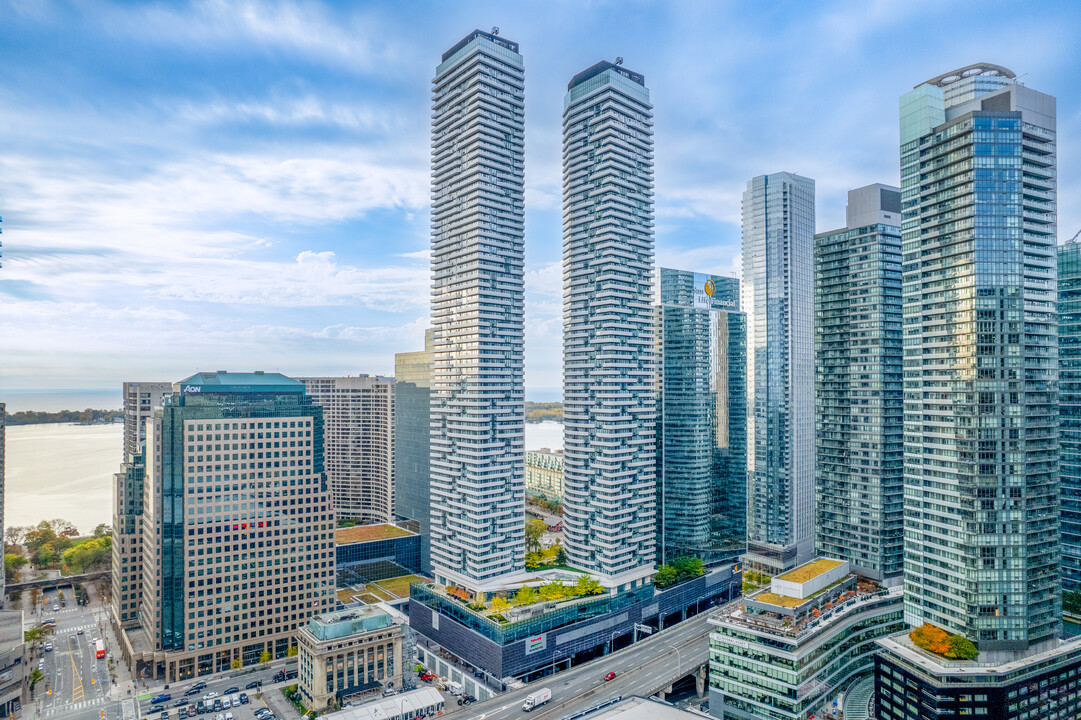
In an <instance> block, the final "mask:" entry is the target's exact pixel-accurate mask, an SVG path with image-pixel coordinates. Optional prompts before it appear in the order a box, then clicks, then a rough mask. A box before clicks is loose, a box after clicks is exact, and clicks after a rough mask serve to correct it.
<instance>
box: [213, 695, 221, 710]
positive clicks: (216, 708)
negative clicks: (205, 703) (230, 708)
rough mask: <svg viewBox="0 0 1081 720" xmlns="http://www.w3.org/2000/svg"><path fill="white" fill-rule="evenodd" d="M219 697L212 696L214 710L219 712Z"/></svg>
mask: <svg viewBox="0 0 1081 720" xmlns="http://www.w3.org/2000/svg"><path fill="white" fill-rule="evenodd" d="M221 710H222V707H221V698H214V712H221Z"/></svg>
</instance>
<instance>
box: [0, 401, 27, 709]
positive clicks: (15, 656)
mask: <svg viewBox="0 0 1081 720" xmlns="http://www.w3.org/2000/svg"><path fill="white" fill-rule="evenodd" d="M2 411H3V406H0V412H2ZM28 672H29V671H28V670H27V663H26V642H25V641H24V636H23V611H22V610H0V717H18V716H19V715H20V713H19V709H20V708H21V707H22V695H23V684H24V681H25V680H26V676H27V674H28ZM27 714H28V713H25V712H24V713H22V715H23V716H24V717H25V716H26V715H27Z"/></svg>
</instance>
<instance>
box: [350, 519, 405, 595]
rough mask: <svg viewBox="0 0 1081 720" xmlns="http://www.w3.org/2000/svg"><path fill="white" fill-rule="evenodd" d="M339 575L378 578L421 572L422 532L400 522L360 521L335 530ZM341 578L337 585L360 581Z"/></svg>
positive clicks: (366, 578) (369, 580)
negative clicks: (399, 524) (362, 523)
mask: <svg viewBox="0 0 1081 720" xmlns="http://www.w3.org/2000/svg"><path fill="white" fill-rule="evenodd" d="M334 544H335V556H336V558H337V568H338V574H339V577H342V576H359V577H358V579H362V580H363V581H364V582H365V583H367V582H378V581H379V580H385V579H387V578H392V577H401V576H403V575H409V574H412V573H418V572H421V569H420V535H417V534H416V533H415V532H410V531H409V530H406V529H405V528H401V527H398V526H397V525H357V526H356V527H347V528H338V529H337V530H336V531H335V533H334ZM348 579H349V582H339V583H338V586H339V587H341V586H342V585H348V584H352V583H353V582H357V580H353V579H351V577H350V578H348Z"/></svg>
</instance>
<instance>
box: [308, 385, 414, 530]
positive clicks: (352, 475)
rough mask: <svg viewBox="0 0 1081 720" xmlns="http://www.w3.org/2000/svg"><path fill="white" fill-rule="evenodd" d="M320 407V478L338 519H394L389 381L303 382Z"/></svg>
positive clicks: (392, 443)
mask: <svg viewBox="0 0 1081 720" xmlns="http://www.w3.org/2000/svg"><path fill="white" fill-rule="evenodd" d="M297 379H298V380H300V381H301V382H303V383H304V387H305V388H306V390H307V392H308V394H309V395H310V396H311V397H312V400H313V401H314V402H315V404H316V405H319V406H320V407H322V408H323V423H324V424H323V436H324V447H325V452H326V473H327V480H328V481H329V482H330V493H331V498H332V501H333V504H334V513H335V515H336V517H337V518H338V519H339V520H356V521H358V522H361V523H386V522H393V520H394V378H386V377H378V376H371V375H358V376H355V377H305V378H297Z"/></svg>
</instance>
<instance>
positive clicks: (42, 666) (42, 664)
mask: <svg viewBox="0 0 1081 720" xmlns="http://www.w3.org/2000/svg"><path fill="white" fill-rule="evenodd" d="M44 669H45V658H42V659H40V660H38V670H44Z"/></svg>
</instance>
